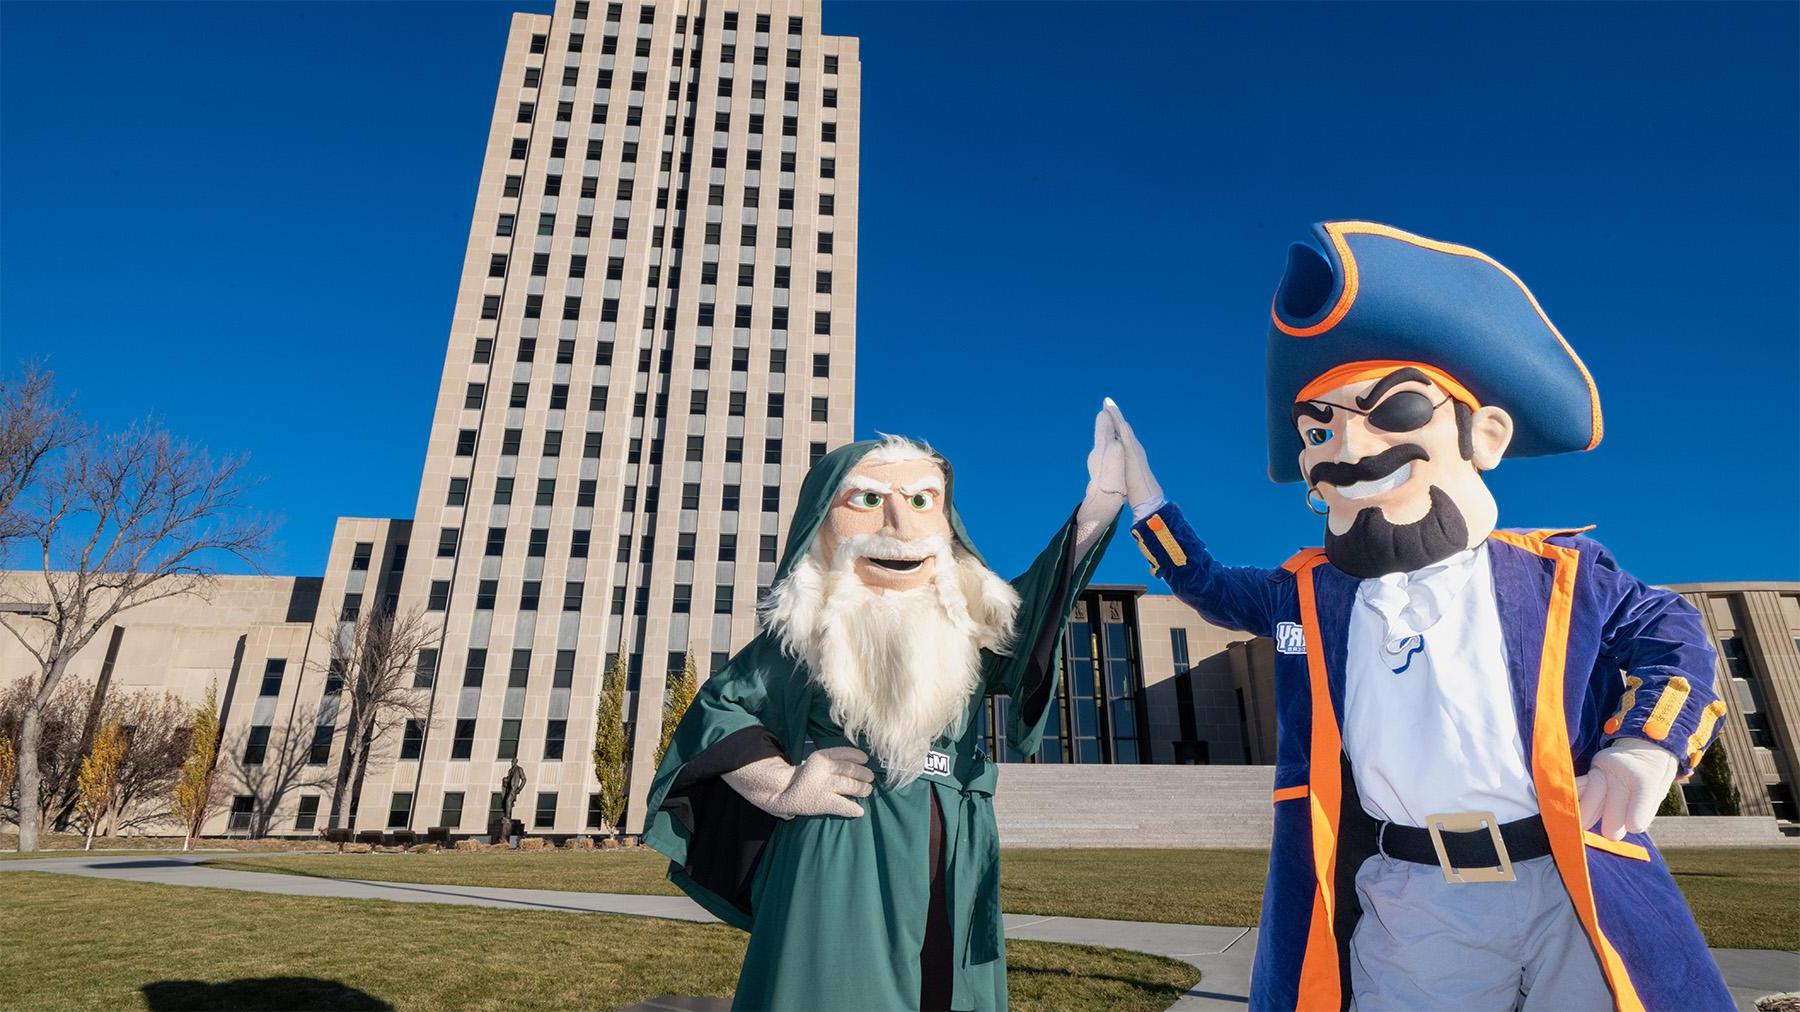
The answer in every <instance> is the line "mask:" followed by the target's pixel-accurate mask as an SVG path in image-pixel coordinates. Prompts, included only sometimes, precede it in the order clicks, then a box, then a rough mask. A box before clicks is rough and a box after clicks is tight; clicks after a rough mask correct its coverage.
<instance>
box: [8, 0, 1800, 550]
mask: <svg viewBox="0 0 1800 1012" xmlns="http://www.w3.org/2000/svg"><path fill="white" fill-rule="evenodd" d="M514 9H531V10H547V9H548V5H547V4H545V3H501V4H480V3H456V4H443V5H438V4H425V3H408V4H352V3H331V4H327V3H308V4H275V3H242V4H223V3H211V4H176V3H158V4H148V3H143V4H133V5H124V6H118V5H106V4H61V3H59V4H49V5H38V4H29V3H20V2H7V3H4V4H0V40H3V41H0V46H3V50H0V75H3V76H0V187H3V189H0V201H3V204H0V292H3V301H0V342H3V344H0V365H4V367H5V368H9V369H10V368H14V367H16V365H17V363H18V362H20V361H22V360H24V359H28V358H34V357H45V358H48V359H49V361H50V363H51V365H52V367H53V368H54V369H55V370H56V371H57V373H58V374H59V377H60V381H61V384H62V387H63V389H64V390H65V391H67V392H70V393H73V394H75V395H76V396H77V397H78V399H79V403H80V405H81V407H82V408H83V409H84V410H85V411H86V412H87V413H88V414H89V415H90V416H91V417H92V418H94V419H95V420H97V421H100V422H102V423H105V424H109V425H117V424H122V423H124V422H125V421H127V420H129V419H131V418H133V417H136V416H139V415H142V414H144V413H146V412H155V413H157V414H158V415H160V416H161V417H162V418H163V419H164V420H165V421H166V423H167V424H168V425H169V427H171V428H172V429H173V430H175V431H176V432H178V433H181V434H184V435H187V436H190V437H192V438H194V439H196V440H198V441H201V442H203V443H205V444H207V445H208V446H210V447H212V448H214V449H215V450H217V451H226V452H238V451H241V452H247V453H249V454H250V456H251V467H252V469H253V470H254V471H256V472H257V473H260V474H262V475H264V476H265V481H264V484H263V485H262V486H261V487H260V489H259V490H258V492H257V494H256V501H257V504H258V505H259V506H260V507H261V508H262V509H265V510H267V511H269V512H272V513H275V514H278V515H279V516H280V517H281V518H282V519H283V521H284V523H283V527H282V532H281V545H280V547H279V549H278V550H277V551H276V553H275V554H274V555H273V557H272V558H271V559H270V560H269V566H268V568H269V569H270V570H271V571H274V572H284V573H318V572H320V571H321V570H322V568H323V565H324V553H325V548H326V546H327V544H328V539H329V536H330V531H331V526H332V523H333V519H334V518H335V517H337V516H339V515H363V516H407V515H410V513H411V512H412V509H413V505H414V499H415V496H416V493H417V488H418V478H419V470H420V466H421V462H422V459H423V453H424V446H425V438H426V433H427V426H428V423H429V420H430V414H431V409H432V397H433V396H434V393H435V390H436V387H437V381H438V375H437V371H438V368H439V365H440V363H441V358H440V356H441V355H442V349H443V345H444V341H445V338H446V334H447V332H448V327H449V321H450V311H451V302H452V298H453V296H454V293H455V288H456V282H457V271H458V269H459V267H460V264H461V261H462V253H463V243H464V241H465V239H466V237H467V230H468V224H469V216H470V213H471V210H472V207H473V201H474V195H475V185H476V179H477V174H478V170H479V165H480V157H481V152H482V145H483V140H484V132H485V130H486V128H487V122H488V114H489V110H490V109H491V106H492V101H493V89H494V84H495V81H496V77H497V74H498V71H499V64H500V57H501V52H502V45H503V39H504V34H505V30H506V24H507V18H508V13H509V11H511V10H514ZM1797 11H1800V7H1796V6H1795V5H1793V4H1757V5H1741V6H1725V5H1705V6H1698V5H1693V6H1690V5H1677V4H1656V5H1625V4H1607V5H1601V6H1593V7H1584V6H1575V5H1530V6H1526V5H1509V6H1479V5H1462V4H1457V5H1406V6H1380V5H1369V4H1348V5H1342V6H1335V7H1311V6H1304V5H1290V4H1267V5H1257V6H1226V5H1205V6H1199V5H1196V6H1180V5H1175V4H1160V5H1153V6H1126V5H1120V4H1106V5H1098V4H1095V5H1084V4H1073V3H1064V4H1055V5H1049V6H1037V5H1028V4H1003V5H961V4H949V3H940V4H932V5H902V4H886V3H836V2H829V0H828V3H827V6H826V10H825V28H826V30H827V31H829V32H832V33H836V34H851V35H858V36H860V37H861V38H862V40H863V43H862V44H863V151H862V156H863V177H862V220H861V238H862V249H861V253H862V259H861V268H860V281H861V305H860V312H859V320H858V327H859V332H860V350H859V383H858V390H857V400H858V403H857V413H856V414H857V428H858V431H859V433H861V434H867V433H870V432H873V431H875V430H877V429H880V430H884V431H897V432H903V433H908V434H913V435H918V436H922V437H925V438H927V439H930V440H931V441H933V442H934V443H936V444H937V445H938V446H939V447H941V448H942V449H943V450H945V451H946V453H947V454H948V455H949V456H950V457H951V459H952V460H953V461H954V462H955V463H956V465H957V467H958V471H959V477H960V479H961V480H960V481H959V485H958V489H959V491H960V492H962V493H963V496H962V503H961V505H962V508H963V509H964V511H965V512H966V513H967V514H968V516H969V518H970V523H971V527H972V529H973V532H974V534H975V536H976V539H977V541H978V542H980V543H981V544H982V546H983V549H984V550H985V551H986V552H987V553H988V554H989V555H990V556H991V557H992V558H993V560H994V561H995V562H996V564H997V565H999V566H1000V567H1002V568H1011V567H1017V566H1022V565H1023V564H1024V563H1025V562H1026V561H1028V560H1029V558H1030V557H1031V555H1033V554H1034V553H1035V551H1036V549H1037V547H1039V546H1040V545H1041V543H1042V542H1041V540H1040V539H1041V538H1043V537H1045V536H1047V535H1048V533H1049V531H1050V529H1051V528H1053V527H1054V526H1055V524H1056V523H1057V522H1058V521H1059V520H1060V519H1061V518H1062V516H1064V515H1066V512H1067V510H1069V509H1070V508H1072V507H1073V505H1074V503H1075V501H1076V499H1077V497H1078V496H1079V495H1080V492H1081V488H1082V484H1083V481H1084V472H1083V468H1082V462H1083V457H1084V455H1085V453H1086V451H1087V448H1088V441H1089V439H1090V437H1091V416H1092V412H1093V411H1094V409H1095V408H1096V407H1097V406H1098V405H1099V402H1100V398H1101V397H1102V396H1103V395H1106V394H1111V395H1113V396H1114V397H1116V398H1117V399H1118V400H1119V401H1120V403H1121V404H1122V405H1123V406H1124V408H1125V410H1126V412H1127V415H1128V416H1129V417H1130V418H1131V419H1132V421H1133V422H1134V423H1135V424H1136V426H1137V428H1138V430H1139V431H1140V433H1141V434H1142V436H1143V438H1144V440H1145V442H1146V443H1147V444H1148V445H1149V448H1150V452H1151V454H1152V458H1151V459H1152V462H1153V464H1154V465H1155V467H1156V470H1157V472H1158V474H1159V476H1160V477H1161V479H1162V481H1163V484H1164V485H1165V486H1166V487H1167V488H1168V490H1169V492H1170V494H1171V495H1172V496H1173V497H1175V498H1177V499H1178V500H1179V501H1181V502H1182V503H1183V505H1184V506H1185V507H1186V509H1187V512H1188V514H1189V516H1190V517H1191V518H1192V519H1193V520H1194V521H1195V523H1196V525H1197V526H1198V527H1199V529H1200V530H1201V533H1202V535H1203V536H1205V537H1206V538H1207V539H1208V540H1209V541H1210V542H1211V543H1212V545H1213V546H1214V548H1215V550H1216V551H1217V552H1218V553H1219V554H1220V555H1221V556H1222V557H1224V558H1226V559H1228V560H1231V561H1238V562H1256V563H1261V564H1265V565H1273V564H1275V563H1277V562H1279V561H1280V560H1281V559H1283V558H1285V557H1286V555H1287V554H1288V553H1289V552H1290V551H1291V550H1293V549H1294V548H1297V547H1300V546H1302V545H1305V544H1311V543H1315V542H1316V540H1317V538H1318V536H1319V528H1318V521H1317V520H1316V519H1315V518H1314V517H1312V516H1311V514H1309V513H1308V512H1307V511H1306V508H1305V506H1304V505H1302V502H1301V493H1300V491H1299V490H1298V488H1297V487H1296V486H1285V485H1284V486H1276V485H1273V484H1270V483H1269V482H1268V480H1267V479H1266V478H1265V477H1264V448H1263V445H1262V421H1261V419H1262V406H1261V397H1262V385H1261V384H1262V355H1263V342H1264V335H1265V329H1266V327H1267V307H1268V302H1269V296H1270V293H1271V291H1272V289H1273V286H1274V284H1275V281H1276V280H1277V277H1278V275H1279V273H1280V270H1281V265H1282V262H1283V256H1284V250H1285V248H1286V246H1287V244H1288V243H1289V242H1290V241H1293V240H1295V239H1297V238H1300V237H1302V236H1303V234H1304V231H1305V228H1306V226H1307V224H1308V223H1309V222H1312V221H1315V220H1318V219H1322V218H1333V217H1364V218H1372V219H1375V220H1379V221H1385V222H1388V223H1391V224H1395V225H1398V226H1400V227H1403V228H1406V229H1410V230H1413V231H1416V232H1420V233H1423V234H1425V235H1428V236H1432V237H1435V238H1441V239H1446V240H1451V241H1456V242H1462V243H1467V244H1470V245H1473V246H1476V247H1478V248H1480V249H1483V250H1486V251H1487V252H1489V253H1491V254H1493V255H1494V256H1496V257H1497V258H1499V259H1500V260H1501V261H1502V262H1504V263H1506V264H1507V265H1509V266H1510V267H1512V268H1513V269H1515V270H1516V271H1517V272H1518V273H1519V274H1520V275H1521V276H1522V277H1524V279H1525V280H1526V281H1527V283H1529V284H1530V285H1531V286H1532V288H1533V290H1534V291H1535V292H1536V293H1537V295H1538V297H1539V298H1540V300H1541V301H1542V302H1543V304H1544V305H1545V307H1546V308H1547V310H1548V311H1549V313H1550V315H1551V316H1552V318H1553V319H1555V320H1556V321H1557V323H1558V324H1559V325H1560V327H1561V328H1562V330H1563V332H1564V333H1565V334H1566V335H1568V337H1569V339H1570V341H1571V342H1572V343H1573V344H1574V345H1575V347H1576V348H1577V349H1578V350H1579V351H1580V353H1581V354H1582V356H1583V357H1584V358H1585V359H1586V360H1587V362H1588V364H1589V366H1590V367H1591V368H1592V370H1593V373H1594V375H1595V377H1596V379H1597V381H1598V383H1599V386H1600V391H1601V396H1602V399H1603V401H1604V403H1605V406H1606V412H1607V435H1606V441H1605V443H1604V444H1603V445H1602V446H1601V447H1600V449H1599V450H1597V451H1595V452H1593V453H1589V454H1583V455H1576V456H1569V457H1561V458H1547V459H1537V460H1521V461H1511V462H1508V463H1507V464H1506V465H1505V466H1503V467H1502V468H1501V469H1500V470H1499V471H1498V472H1496V474H1495V476H1494V479H1493V480H1494V484H1495V486H1496V490H1497V493H1498V495H1499V498H1500V502H1501V519H1502V522H1503V523H1506V524H1509V525H1514V526H1535V525H1568V524H1580V523H1597V524H1599V525H1600V529H1599V531H1598V532H1597V536H1598V537H1601V538H1603V539H1604V540H1606V541H1607V542H1608V543H1609V544H1610V545H1611V546H1612V547H1613V548H1614V550H1615V551H1616V552H1617V553H1618V554H1619V556H1620V558H1621V560H1622V561H1623V562H1624V564H1625V565H1626V566H1627V567H1629V568H1631V569H1632V570H1633V571H1635V572H1636V573H1637V574H1638V575H1639V576H1642V577H1644V578H1646V579H1649V580H1652V581H1659V582H1670V581H1686V580H1703V579H1789V580H1791V579H1796V578H1800V477H1797V472H1796V467H1797V464H1800V454H1797V453H1796V449H1795V447H1796V442H1795V440H1796V436H1797V435H1800V422H1797V419H1796V411H1797V407H1796V399H1797V397H1800V311H1797V303H1796V278H1797V277H1800V261H1797V255H1796V250H1797V243H1796V239H1797V236H1800V221H1797V217H1800V215H1797V210H1800V209H1797V203H1800V199H1797V193H1800V186H1797V175H1796V174H1797V169H1800V148H1797V140H1796V123H1797V122H1800V107H1797V96H1800V78H1797V72H1796V55H1795V53H1796V41H1795V40H1796V38H1797V37H1800V19H1797V16H1796V12H1797ZM345 377H352V379H350V380H349V381H347V382H346V380H345ZM1100 577H1101V578H1102V579H1106V580H1112V581H1121V582H1133V583H1141V582H1145V580H1146V579H1147V574H1146V572H1145V567H1144V566H1143V564H1142V562H1141V560H1140V559H1139V558H1138V556H1137V553H1136V550H1135V548H1133V547H1132V546H1131V545H1130V543H1129V540H1128V539H1127V540H1125V541H1123V542H1120V543H1116V544H1115V546H1114V548H1113V550H1112V552H1111V553H1110V555H1109V557H1108V559H1107V561H1106V563H1105V565H1104V567H1103V568H1102V570H1101V572H1100Z"/></svg>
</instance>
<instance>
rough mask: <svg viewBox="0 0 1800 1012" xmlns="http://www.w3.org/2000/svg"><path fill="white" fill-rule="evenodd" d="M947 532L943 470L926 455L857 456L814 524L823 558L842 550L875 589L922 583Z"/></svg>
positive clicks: (933, 570)
mask: <svg viewBox="0 0 1800 1012" xmlns="http://www.w3.org/2000/svg"><path fill="white" fill-rule="evenodd" d="M950 540H951V534H950V515H949V513H948V511H947V510H945V508H944V471H943V468H941V467H939V466H938V465H937V463H936V462H934V461H932V460H928V459H914V460H900V461H883V460H872V459H869V458H864V460H863V461H862V462H860V463H858V464H857V465H856V467H855V468H854V469H852V470H851V472H850V474H849V475H848V476H847V477H846V478H845V479H844V483H843V485H842V486H840V487H839V489H838V493H837V498H835V499H833V500H832V503H831V508H830V510H829V511H827V512H826V514H825V522H824V524H823V525H822V526H821V527H820V528H819V546H820V549H821V550H822V551H823V553H824V555H825V558H826V559H828V560H832V561H833V562H836V561H837V560H839V559H840V555H841V553H847V554H848V556H849V560H848V561H849V564H850V567H851V570H852V571H853V572H854V573H855V574H856V577H857V579H858V580H860V581H862V583H863V585H864V586H866V587H868V588H869V589H870V590H873V591H875V592H876V593H885V592H887V591H907V590H916V589H918V588H920V587H925V586H928V585H930V584H931V583H932V581H933V580H934V579H936V577H937V571H938V563H939V559H940V557H942V556H944V555H946V554H947V553H948V548H949V544H950Z"/></svg>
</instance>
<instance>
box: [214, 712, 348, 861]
mask: <svg viewBox="0 0 1800 1012" xmlns="http://www.w3.org/2000/svg"><path fill="white" fill-rule="evenodd" d="M317 723H318V714H317V713H316V712H315V711H311V710H303V711H301V712H299V713H297V714H295V715H294V716H293V717H292V718H291V719H289V720H288V722H287V725H286V726H285V727H282V728H280V729H279V733H277V732H276V731H274V730H271V733H270V740H269V741H267V742H265V743H263V745H262V746H261V748H255V747H252V742H251V734H252V731H251V729H249V728H245V729H244V730H243V731H240V732H238V733H236V734H232V735H229V736H227V737H226V739H225V744H224V745H222V746H221V750H220V755H219V764H220V766H221V767H222V770H221V772H222V773H223V774H224V776H225V777H226V779H227V782H228V783H230V784H231V785H232V787H233V791H232V793H234V794H248V795H250V796H251V797H252V798H254V799H255V804H254V806H253V808H252V812H253V813H254V814H253V815H252V816H251V820H250V836H251V837H252V838H253V839H254V838H257V837H262V836H267V835H268V833H269V828H270V827H269V824H270V822H272V821H273V820H274V818H275V813H276V812H277V811H278V810H280V808H281V804H282V802H283V801H286V800H287V796H288V795H289V794H290V793H292V792H294V791H297V790H303V789H305V788H308V787H323V786H325V785H326V784H327V783H328V782H329V781H330V779H331V777H330V775H329V774H328V773H326V771H325V767H324V765H323V764H320V765H316V766H315V765H313V763H312V734H313V727H314V725H316V724H317Z"/></svg>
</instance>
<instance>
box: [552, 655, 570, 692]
mask: <svg viewBox="0 0 1800 1012" xmlns="http://www.w3.org/2000/svg"><path fill="white" fill-rule="evenodd" d="M574 684H575V651H573V650H558V651H557V652H556V671H555V674H554V677H553V679H552V681H551V683H550V687H551V688H553V689H567V688H569V687H570V686H572V685H574Z"/></svg>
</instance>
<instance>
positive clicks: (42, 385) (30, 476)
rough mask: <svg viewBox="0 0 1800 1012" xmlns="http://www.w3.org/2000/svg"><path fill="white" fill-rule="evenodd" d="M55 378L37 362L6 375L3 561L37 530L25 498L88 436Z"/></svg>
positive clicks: (0, 525)
mask: <svg viewBox="0 0 1800 1012" xmlns="http://www.w3.org/2000/svg"><path fill="white" fill-rule="evenodd" d="M51 379H52V377H51V375H50V373H47V372H45V371H43V370H42V369H41V368H39V367H38V366H36V365H31V366H27V367H26V368H25V371H24V372H22V373H20V374H19V375H18V376H16V377H12V378H0V562H4V561H5V559H6V549H7V546H8V545H9V544H11V543H12V542H13V541H16V540H18V539H19V538H22V537H24V536H26V535H27V534H29V533H31V529H32V521H33V519H34V518H33V517H32V515H31V514H30V512H29V511H27V510H25V509H23V508H22V504H21V503H20V501H19V500H20V497H21V496H23V495H24V494H25V492H26V490H27V489H29V488H31V487H32V485H33V484H34V483H35V481H36V479H37V478H38V477H39V476H40V475H41V474H42V472H43V470H44V466H45V464H46V463H47V462H48V461H49V460H50V459H51V458H52V457H53V456H54V455H55V454H56V453H57V451H59V450H62V449H65V448H67V447H69V446H71V445H73V444H74V443H76V442H77V441H79V440H80V438H81V436H82V429H81V425H80V423H79V422H77V421H76V419H75V417H74V415H73V414H71V413H70V412H69V410H68V409H67V408H66V407H65V406H63V405H62V404H60V403H58V402H57V401H56V399H55V395H54V394H53V393H52V391H51Z"/></svg>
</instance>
